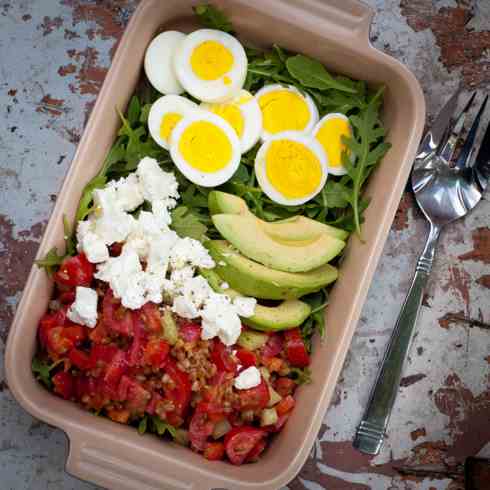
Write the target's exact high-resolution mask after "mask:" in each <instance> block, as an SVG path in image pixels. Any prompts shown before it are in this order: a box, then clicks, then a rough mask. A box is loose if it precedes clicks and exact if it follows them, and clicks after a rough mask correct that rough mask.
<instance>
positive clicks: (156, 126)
mask: <svg viewBox="0 0 490 490" xmlns="http://www.w3.org/2000/svg"><path fill="white" fill-rule="evenodd" d="M197 110H199V106H198V105H197V104H195V103H194V102H192V101H191V100H189V99H186V98H185V97H181V96H180V95H164V96H163V97H160V98H159V99H158V100H156V101H155V102H154V103H153V105H152V106H151V109H150V113H149V114H148V129H149V130H150V134H151V137H152V138H153V139H154V140H155V142H156V143H157V144H159V145H160V146H161V147H163V148H165V149H166V150H168V149H169V148H170V137H171V135H172V132H173V129H174V128H175V126H176V124H177V123H178V122H179V121H180V120H181V119H182V118H184V117H186V116H188V115H189V114H191V113H192V112H194V111H197Z"/></svg>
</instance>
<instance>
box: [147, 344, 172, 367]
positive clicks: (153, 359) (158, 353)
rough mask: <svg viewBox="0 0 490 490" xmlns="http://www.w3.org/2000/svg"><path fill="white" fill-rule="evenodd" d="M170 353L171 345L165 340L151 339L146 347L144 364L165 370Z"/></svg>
mask: <svg viewBox="0 0 490 490" xmlns="http://www.w3.org/2000/svg"><path fill="white" fill-rule="evenodd" d="M169 351H170V345H169V344H168V343H167V342H165V341H164V340H160V339H151V340H150V341H149V342H148V343H147V344H146V347H145V351H144V353H143V362H144V364H146V365H147V366H153V367H154V368H163V367H164V366H165V361H166V360H167V356H168V353H169Z"/></svg>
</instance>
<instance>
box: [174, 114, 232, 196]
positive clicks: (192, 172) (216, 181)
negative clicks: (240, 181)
mask: <svg viewBox="0 0 490 490" xmlns="http://www.w3.org/2000/svg"><path fill="white" fill-rule="evenodd" d="M198 121H206V122H209V123H212V124H213V125H215V126H217V127H218V128H219V129H221V130H222V131H223V132H224V133H225V135H226V137H227V139H228V141H229V142H230V144H231V150H232V154H231V157H230V160H229V162H228V163H227V164H226V166H225V167H224V168H222V169H220V170H217V171H215V172H204V171H201V170H198V169H196V168H194V167H193V166H191V165H190V164H189V163H188V162H187V161H186V160H185V158H184V156H183V155H182V153H181V152H180V149H179V144H180V139H181V137H182V135H183V133H184V131H185V130H186V129H187V128H188V127H189V126H190V125H191V124H193V123H195V122H198ZM170 156H171V157H172V160H173V162H174V164H175V166H176V167H177V168H178V169H179V170H180V171H181V172H182V173H183V174H184V175H185V176H186V177H187V178H188V179H189V180H190V181H191V182H194V184H198V185H202V186H203V187H215V186H218V185H221V184H223V183H225V182H226V181H227V180H228V179H230V177H231V176H232V175H233V174H234V173H235V172H236V170H237V168H238V166H239V165H240V157H241V152H240V140H239V139H238V136H237V134H236V132H235V130H234V129H233V128H232V127H231V126H230V125H229V124H228V123H227V122H226V121H225V120H224V119H223V118H221V117H219V116H217V115H216V114H212V113H210V112H207V111H198V112H193V113H192V114H190V115H189V116H187V117H185V118H184V119H182V120H181V121H179V122H178V123H177V125H176V126H175V128H174V130H173V132H172V142H171V145H170Z"/></svg>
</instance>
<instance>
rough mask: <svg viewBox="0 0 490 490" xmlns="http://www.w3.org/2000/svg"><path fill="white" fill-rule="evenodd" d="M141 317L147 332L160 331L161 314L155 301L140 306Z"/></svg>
mask: <svg viewBox="0 0 490 490" xmlns="http://www.w3.org/2000/svg"><path fill="white" fill-rule="evenodd" d="M140 315H141V318H142V320H143V323H144V324H145V327H146V331H147V332H154V333H159V332H161V331H162V324H161V316H160V312H159V311H158V306H157V305H156V304H155V303H151V302H149V303H146V304H144V305H143V306H142V307H141V313H140Z"/></svg>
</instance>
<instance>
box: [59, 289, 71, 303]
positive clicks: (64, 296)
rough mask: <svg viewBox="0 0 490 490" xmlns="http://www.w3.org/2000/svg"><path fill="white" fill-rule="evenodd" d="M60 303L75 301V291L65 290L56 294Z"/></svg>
mask: <svg viewBox="0 0 490 490" xmlns="http://www.w3.org/2000/svg"><path fill="white" fill-rule="evenodd" d="M58 300H59V302H60V303H62V304H64V305H71V304H72V303H73V302H74V301H75V291H65V292H64V293H61V294H60V295H59V296H58Z"/></svg>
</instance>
